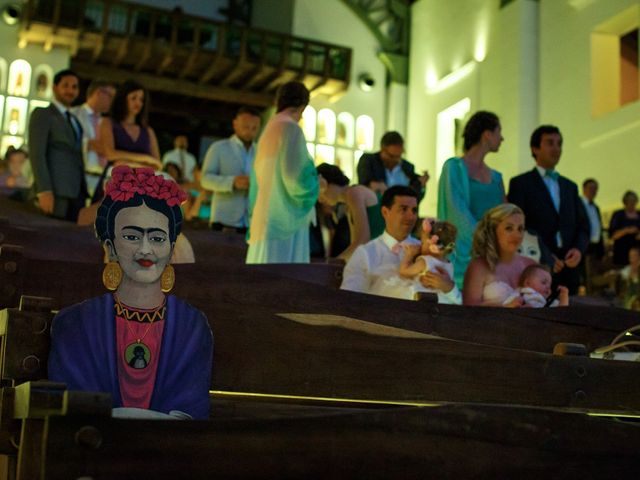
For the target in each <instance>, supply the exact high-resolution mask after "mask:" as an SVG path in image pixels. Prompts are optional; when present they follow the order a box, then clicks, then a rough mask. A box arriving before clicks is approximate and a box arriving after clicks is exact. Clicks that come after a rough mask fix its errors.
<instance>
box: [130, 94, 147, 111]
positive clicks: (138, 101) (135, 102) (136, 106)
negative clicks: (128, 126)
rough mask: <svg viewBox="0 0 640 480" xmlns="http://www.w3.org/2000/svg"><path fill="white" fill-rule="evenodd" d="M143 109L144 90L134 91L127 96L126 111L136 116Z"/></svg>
mask: <svg viewBox="0 0 640 480" xmlns="http://www.w3.org/2000/svg"><path fill="white" fill-rule="evenodd" d="M142 107H144V90H134V91H133V92H130V93H129V94H128V95H127V111H128V112H129V113H132V114H133V115H138V114H139V113H140V112H141V111H142Z"/></svg>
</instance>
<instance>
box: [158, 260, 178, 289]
mask: <svg viewBox="0 0 640 480" xmlns="http://www.w3.org/2000/svg"><path fill="white" fill-rule="evenodd" d="M175 282H176V272H175V270H174V269H173V266H171V265H167V266H166V267H164V270H163V271H162V277H160V288H161V289H162V291H163V292H164V293H167V292H170V291H171V289H172V288H173V284H174V283H175Z"/></svg>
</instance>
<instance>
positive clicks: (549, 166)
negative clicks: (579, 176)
mask: <svg viewBox="0 0 640 480" xmlns="http://www.w3.org/2000/svg"><path fill="white" fill-rule="evenodd" d="M530 147H531V155H532V156H533V158H534V159H535V161H536V167H535V168H534V169H533V170H531V171H530V172H527V173H523V174H522V175H518V176H516V177H514V178H512V179H511V182H510V183H509V195H508V196H507V198H508V199H509V202H511V203H515V204H516V205H518V206H519V207H520V208H522V210H523V211H524V215H525V224H526V226H527V229H531V230H534V231H535V232H536V233H537V234H538V235H539V237H540V239H541V240H542V242H543V243H544V244H545V245H546V246H547V247H548V248H549V250H551V253H552V254H553V256H554V266H553V271H554V284H555V285H565V286H566V287H567V288H568V289H569V292H570V293H571V294H575V293H576V292H577V291H578V286H579V283H580V280H579V274H578V269H577V268H576V267H578V265H579V264H580V260H581V259H582V256H583V255H584V253H585V251H586V250H587V246H588V245H589V232H590V226H589V220H588V218H587V214H586V212H585V209H584V205H583V204H582V201H581V200H580V197H579V196H578V187H577V186H576V184H575V183H573V182H572V181H571V180H569V179H567V178H565V177H563V176H561V175H559V174H558V172H556V170H555V167H556V165H557V164H558V162H559V161H560V155H561V154H562V135H561V134H560V130H559V129H558V128H557V127H554V126H552V125H542V126H540V127H538V128H537V129H536V130H535V131H534V132H533V134H532V135H531V142H530Z"/></svg>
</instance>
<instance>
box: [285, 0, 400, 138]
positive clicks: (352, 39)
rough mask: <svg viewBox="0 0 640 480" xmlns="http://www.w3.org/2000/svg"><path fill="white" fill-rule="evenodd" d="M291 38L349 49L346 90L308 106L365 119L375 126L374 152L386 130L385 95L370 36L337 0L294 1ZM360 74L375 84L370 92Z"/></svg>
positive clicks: (383, 75)
mask: <svg viewBox="0 0 640 480" xmlns="http://www.w3.org/2000/svg"><path fill="white" fill-rule="evenodd" d="M292 34H293V35H294V36H298V37H304V38H309V39H313V40H318V41H320V42H326V43H333V44H337V45H343V46H348V47H350V48H351V49H352V57H351V77H350V84H349V89H348V90H347V91H346V92H345V93H344V94H343V95H341V96H340V97H339V98H329V97H328V96H326V95H318V96H313V97H312V99H311V103H310V105H311V106H312V107H313V108H315V109H316V111H319V110H321V109H323V108H329V109H331V110H333V111H334V112H335V113H336V115H337V114H339V113H340V112H349V113H351V114H352V115H353V116H354V117H355V118H357V117H358V116H360V115H368V116H369V117H371V118H372V119H373V122H374V126H375V131H374V147H375V149H377V146H378V145H379V140H380V137H381V136H382V134H383V133H384V131H385V129H386V128H385V127H386V121H387V118H386V111H385V108H386V107H385V105H386V98H387V91H386V86H385V84H386V70H385V67H384V65H383V64H382V62H381V61H380V60H379V59H378V57H377V54H378V52H379V50H380V46H379V43H378V41H377V39H376V38H375V36H374V35H373V33H371V32H370V31H369V30H368V29H367V27H366V26H365V24H364V23H363V22H362V21H361V20H360V19H359V18H358V17H357V16H356V14H355V13H354V12H353V11H352V10H350V9H349V8H348V7H347V6H346V5H345V4H344V3H343V2H341V1H339V0H323V1H322V2H318V1H317V0H296V2H295V5H294V14H293V32H292ZM362 73H368V74H369V75H370V76H371V78H372V79H373V80H374V86H373V88H372V89H371V91H368V92H365V91H363V90H362V89H361V88H359V86H358V77H359V75H360V74H362ZM401 133H403V134H404V133H405V132H401Z"/></svg>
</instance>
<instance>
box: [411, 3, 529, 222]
mask: <svg viewBox="0 0 640 480" xmlns="http://www.w3.org/2000/svg"><path fill="white" fill-rule="evenodd" d="M411 30H412V37H411V61H410V81H409V111H408V118H409V120H408V124H409V132H408V155H407V158H409V159H414V161H415V162H416V166H417V167H418V168H419V169H427V170H429V172H430V174H431V180H430V184H429V187H428V192H427V199H426V201H425V202H423V203H422V205H421V212H422V213H426V214H429V215H432V214H435V212H436V198H437V180H438V178H439V173H440V168H441V166H442V164H443V163H444V161H445V160H446V158H448V157H449V156H451V155H452V154H453V153H454V152H455V153H456V154H458V155H459V154H461V153H462V152H461V145H462V141H461V139H460V136H461V134H462V128H463V126H464V124H465V122H466V120H467V119H468V118H469V116H470V115H471V114H472V113H473V112H475V111H478V110H489V111H493V112H495V113H496V114H497V115H498V116H499V117H500V119H501V122H502V129H503V135H504V137H505V142H504V143H503V144H502V147H501V149H500V151H499V152H498V153H496V154H491V155H490V156H489V157H487V162H488V164H489V165H490V166H491V167H492V168H495V169H497V170H499V171H500V172H502V173H503V175H504V178H505V183H508V180H509V178H510V177H511V176H513V175H516V174H518V173H520V172H521V171H522V166H523V164H525V163H526V164H528V163H529V161H528V160H527V159H528V158H530V157H528V148H527V147H526V144H527V143H528V142H527V141H526V139H528V133H529V132H530V130H531V128H533V127H532V125H533V124H534V123H535V117H536V115H537V83H536V82H537V75H536V74H537V3H536V2H534V1H532V0H522V1H517V2H514V3H512V4H510V5H508V6H507V7H505V8H502V9H500V8H499V5H498V4H497V2H495V1H492V0H471V1H467V2H448V1H446V0H422V1H419V2H417V3H415V4H414V5H413V7H412V29H411ZM466 99H468V104H467V107H466V108H465V109H463V111H462V112H461V113H460V114H458V117H460V118H458V120H457V121H456V126H455V128H454V127H453V125H450V126H449V127H446V128H444V131H443V123H442V122H444V123H446V122H447V121H448V122H453V119H449V120H443V119H442V116H441V117H439V114H440V113H442V115H443V116H445V118H447V115H448V113H447V112H445V110H447V109H449V108H450V107H452V106H454V105H457V104H459V102H463V101H465V100H466ZM464 110H468V111H467V113H466V114H464V113H463V112H464ZM447 111H448V110H447ZM439 118H440V120H439ZM439 125H440V126H439ZM454 133H455V139H454V138H453V135H454ZM443 145H444V147H443ZM447 145H449V147H450V148H449V149H448V148H446V146H447ZM454 145H455V146H456V149H455V150H453V149H452V148H453V146H454ZM443 152H444V153H443Z"/></svg>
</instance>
